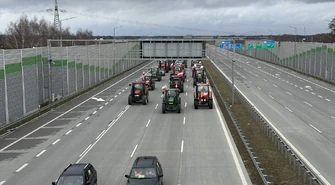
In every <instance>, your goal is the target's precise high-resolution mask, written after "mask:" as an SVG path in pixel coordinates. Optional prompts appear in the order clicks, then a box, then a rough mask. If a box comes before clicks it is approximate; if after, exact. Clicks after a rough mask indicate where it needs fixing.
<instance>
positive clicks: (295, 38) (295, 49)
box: [290, 26, 297, 67]
mask: <svg viewBox="0 0 335 185" xmlns="http://www.w3.org/2000/svg"><path fill="white" fill-rule="evenodd" d="M290 28H294V31H295V37H294V60H293V61H294V63H293V66H292V67H294V64H295V63H296V62H297V61H296V55H297V27H294V26H290Z"/></svg>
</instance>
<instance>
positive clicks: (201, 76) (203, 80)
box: [193, 69, 206, 87]
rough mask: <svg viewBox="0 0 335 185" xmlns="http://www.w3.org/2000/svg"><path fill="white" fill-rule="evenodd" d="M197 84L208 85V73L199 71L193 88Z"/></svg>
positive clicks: (194, 77)
mask: <svg viewBox="0 0 335 185" xmlns="http://www.w3.org/2000/svg"><path fill="white" fill-rule="evenodd" d="M197 83H206V73H205V71H204V70H202V69H200V70H197V71H196V72H195V75H194V76H193V87H194V86H196V84H197Z"/></svg>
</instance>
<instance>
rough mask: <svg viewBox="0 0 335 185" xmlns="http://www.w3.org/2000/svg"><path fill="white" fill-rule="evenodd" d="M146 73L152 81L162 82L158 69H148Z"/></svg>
mask: <svg viewBox="0 0 335 185" xmlns="http://www.w3.org/2000/svg"><path fill="white" fill-rule="evenodd" d="M148 71H149V73H150V74H151V76H152V78H153V79H154V80H157V81H161V80H162V75H161V72H160V70H159V68H158V67H152V68H149V69H148Z"/></svg>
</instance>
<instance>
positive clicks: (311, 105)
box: [304, 101, 313, 107]
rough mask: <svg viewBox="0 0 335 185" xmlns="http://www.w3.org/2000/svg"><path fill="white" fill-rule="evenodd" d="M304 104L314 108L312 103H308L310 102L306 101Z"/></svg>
mask: <svg viewBox="0 0 335 185" xmlns="http://www.w3.org/2000/svg"><path fill="white" fill-rule="evenodd" d="M304 103H305V104H307V105H309V106H311V107H313V105H312V104H310V103H308V102H305V101H304Z"/></svg>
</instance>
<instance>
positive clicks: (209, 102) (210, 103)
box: [208, 99, 213, 109]
mask: <svg viewBox="0 0 335 185" xmlns="http://www.w3.org/2000/svg"><path fill="white" fill-rule="evenodd" d="M208 107H209V109H213V99H209V100H208Z"/></svg>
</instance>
